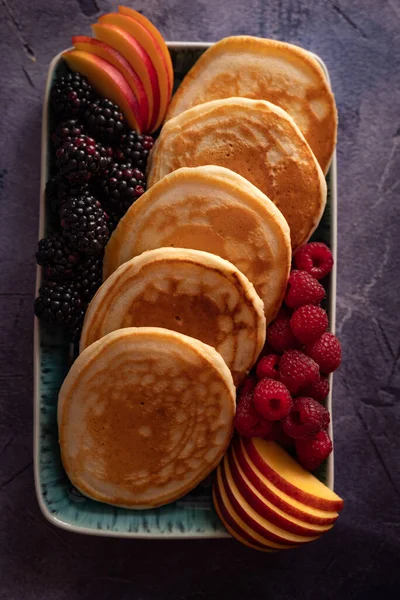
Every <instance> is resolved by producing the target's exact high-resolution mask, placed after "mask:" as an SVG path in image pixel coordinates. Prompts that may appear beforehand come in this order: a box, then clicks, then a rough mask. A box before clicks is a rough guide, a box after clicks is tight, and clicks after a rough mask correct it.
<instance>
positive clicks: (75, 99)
mask: <svg viewBox="0 0 400 600" xmlns="http://www.w3.org/2000/svg"><path fill="white" fill-rule="evenodd" d="M50 97H51V103H52V105H53V108H54V110H55V112H56V113H57V114H58V115H60V116H61V117H66V118H68V117H74V116H76V115H80V114H82V112H83V111H84V110H85V108H86V107H87V105H88V104H89V102H90V101H91V100H92V99H93V98H94V97H95V93H94V90H93V87H92V86H91V85H90V83H89V82H88V80H87V78H86V77H84V76H83V75H81V74H80V73H77V72H75V73H68V74H67V75H63V76H62V77H60V79H58V80H57V81H56V83H55V84H54V86H53V87H52V90H51V95H50Z"/></svg>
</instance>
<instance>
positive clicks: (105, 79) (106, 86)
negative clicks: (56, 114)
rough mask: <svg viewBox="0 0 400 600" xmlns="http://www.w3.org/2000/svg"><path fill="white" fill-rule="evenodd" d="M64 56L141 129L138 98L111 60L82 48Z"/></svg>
mask: <svg viewBox="0 0 400 600" xmlns="http://www.w3.org/2000/svg"><path fill="white" fill-rule="evenodd" d="M63 58H64V59H65V61H66V62H67V64H68V66H69V67H70V69H71V70H72V71H78V72H79V73H82V75H85V76H86V77H87V78H88V79H89V81H90V83H91V84H92V85H93V87H94V88H95V90H96V91H97V92H98V93H99V94H100V95H101V96H105V97H107V98H109V99H110V100H112V101H113V102H115V104H118V106H119V107H120V108H121V110H122V112H123V113H124V116H125V118H126V120H127V121H128V123H129V125H130V126H131V127H132V128H133V129H135V130H136V131H139V129H140V127H139V122H138V114H137V112H136V111H137V100H136V97H135V94H134V93H133V91H132V90H131V88H130V86H129V84H128V82H127V81H126V79H125V77H124V76H123V75H121V73H120V71H118V70H117V69H116V68H115V67H114V66H113V65H111V64H110V63H109V62H107V61H106V60H104V59H103V58H100V57H99V56H96V55H94V54H91V53H90V52H83V51H81V50H69V51H68V52H64V54H63Z"/></svg>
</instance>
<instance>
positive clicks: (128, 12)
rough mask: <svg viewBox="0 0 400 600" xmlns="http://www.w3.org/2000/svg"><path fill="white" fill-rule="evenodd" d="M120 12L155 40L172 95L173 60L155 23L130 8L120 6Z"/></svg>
mask: <svg viewBox="0 0 400 600" xmlns="http://www.w3.org/2000/svg"><path fill="white" fill-rule="evenodd" d="M118 12H120V13H121V14H122V15H127V16H128V17H132V19H135V21H139V23H140V24H141V25H143V27H146V29H147V31H148V32H149V33H150V34H151V35H152V36H153V37H154V38H155V40H156V42H157V44H158V47H159V49H160V50H161V52H162V53H163V55H164V62H165V66H166V68H167V73H168V79H169V87H170V90H171V93H172V90H173V87H174V68H173V66H172V60H171V55H170V53H169V50H168V46H167V44H166V43H165V40H164V38H163V36H162V35H161V33H160V32H159V31H158V29H157V27H155V25H153V23H152V22H151V21H149V19H146V17H145V16H144V15H142V14H141V13H140V12H137V11H136V10H134V9H133V8H129V7H128V6H118Z"/></svg>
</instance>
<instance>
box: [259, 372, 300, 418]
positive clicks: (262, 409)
mask: <svg viewBox="0 0 400 600" xmlns="http://www.w3.org/2000/svg"><path fill="white" fill-rule="evenodd" d="M253 403H254V408H255V409H256V411H257V412H258V414H259V415H260V416H261V417H262V418H263V419H267V420H268V421H279V420H280V419H283V417H286V415H288V414H289V413H290V410H291V408H292V397H291V395H290V393H289V390H288V389H287V387H286V386H284V385H283V383H281V382H280V381H275V379H268V378H265V379H261V381H259V382H258V383H257V385H256V387H255V388H254V394H253Z"/></svg>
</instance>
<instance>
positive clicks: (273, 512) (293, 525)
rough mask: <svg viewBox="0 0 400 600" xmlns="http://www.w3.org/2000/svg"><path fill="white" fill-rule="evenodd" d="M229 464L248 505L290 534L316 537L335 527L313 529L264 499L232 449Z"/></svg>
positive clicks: (317, 526)
mask: <svg viewBox="0 0 400 600" xmlns="http://www.w3.org/2000/svg"><path fill="white" fill-rule="evenodd" d="M227 458H228V464H229V468H230V471H231V474H232V478H233V480H234V482H235V484H236V486H237V488H238V490H239V492H240V493H241V495H242V496H243V498H244V499H245V500H246V502H248V504H249V505H250V506H251V507H252V508H253V509H254V510H255V511H256V512H257V513H258V514H259V515H260V516H261V517H264V518H265V519H267V520H268V521H270V522H271V523H273V524H274V525H276V526H277V527H280V528H281V529H284V530H286V531H288V532H290V533H294V534H296V535H302V536H316V535H321V534H322V533H325V532H326V531H328V530H329V529H331V528H332V527H333V525H325V526H322V525H314V527H311V526H310V525H307V523H305V522H304V521H300V520H299V519H296V518H293V517H290V516H289V515H288V514H287V513H285V512H284V511H282V510H280V509H279V508H277V507H276V506H274V505H273V504H272V503H271V502H269V501H268V500H267V499H266V498H264V497H263V495H262V494H260V492H258V491H257V489H256V488H255V487H254V486H253V485H252V484H251V482H250V481H249V480H248V479H247V477H246V475H245V474H244V472H243V471H242V469H241V468H240V466H239V464H238V462H237V460H236V457H235V454H234V452H233V449H232V447H231V448H230V450H229V451H228V453H227Z"/></svg>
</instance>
